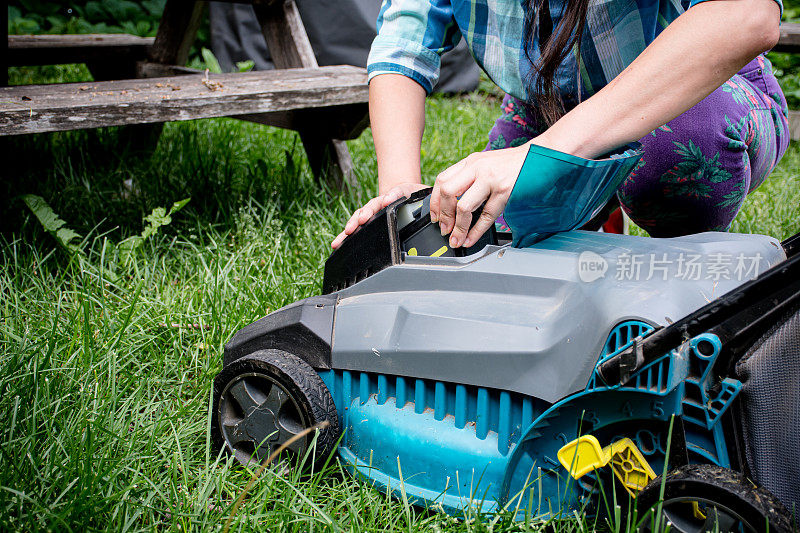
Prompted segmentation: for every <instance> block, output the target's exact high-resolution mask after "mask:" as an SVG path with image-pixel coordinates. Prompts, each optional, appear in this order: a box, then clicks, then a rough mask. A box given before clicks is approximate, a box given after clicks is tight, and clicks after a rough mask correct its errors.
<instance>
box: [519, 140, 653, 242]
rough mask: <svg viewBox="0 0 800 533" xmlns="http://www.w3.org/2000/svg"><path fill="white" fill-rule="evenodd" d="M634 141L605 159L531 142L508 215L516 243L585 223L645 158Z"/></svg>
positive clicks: (536, 240)
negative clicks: (586, 156) (585, 156)
mask: <svg viewBox="0 0 800 533" xmlns="http://www.w3.org/2000/svg"><path fill="white" fill-rule="evenodd" d="M642 153H643V152H642V145H641V144H639V143H631V144H629V145H626V146H624V147H621V148H619V149H617V150H615V151H613V152H611V153H609V154H606V155H605V156H604V157H602V158H600V159H583V158H581V157H577V156H574V155H570V154H567V153H564V152H559V151H557V150H552V149H550V148H545V147H543V146H537V145H535V144H533V145H531V146H530V148H529V150H528V156H527V157H526V158H525V162H524V163H523V165H522V169H520V172H519V176H518V177H517V182H516V184H515V185H514V189H513V190H512V191H511V197H510V198H509V200H508V204H507V205H506V209H505V212H504V213H503V217H504V218H505V220H506V223H507V224H508V227H509V228H511V232H512V235H513V239H514V240H513V244H514V246H516V247H524V246H530V245H532V244H534V243H536V242H538V241H540V240H542V239H544V238H546V237H548V236H550V235H552V234H554V233H558V232H560V231H569V230H572V229H575V228H579V227H581V226H583V225H584V224H586V223H587V222H588V221H589V220H590V219H591V218H592V217H593V216H594V215H595V214H597V213H598V212H599V210H600V209H602V208H603V206H604V205H605V204H606V202H608V200H609V199H611V196H612V195H613V194H614V193H616V191H617V189H618V188H619V186H620V185H622V182H623V181H624V180H625V178H627V177H628V175H629V174H630V173H631V171H633V169H634V167H635V166H636V163H638V162H639V160H640V159H641V158H642Z"/></svg>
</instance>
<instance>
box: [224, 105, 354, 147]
mask: <svg viewBox="0 0 800 533" xmlns="http://www.w3.org/2000/svg"><path fill="white" fill-rule="evenodd" d="M367 111H368V109H367V104H366V103H359V104H347V105H340V106H336V107H324V108H317V109H297V110H294V111H275V112H273V113H262V114H259V115H238V116H236V118H238V119H241V120H247V121H250V122H256V123H258V124H265V125H267V126H276V127H278V128H284V129H288V130H295V131H303V130H316V131H318V132H320V134H321V135H323V136H327V137H331V138H333V139H356V138H358V136H359V135H361V132H362V131H364V129H366V127H367V126H369V116H368V114H367Z"/></svg>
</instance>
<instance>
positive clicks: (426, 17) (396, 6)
mask: <svg viewBox="0 0 800 533" xmlns="http://www.w3.org/2000/svg"><path fill="white" fill-rule="evenodd" d="M460 40H461V31H460V30H459V28H458V25H457V24H456V21H455V19H454V18H453V8H452V6H451V5H450V0H384V1H383V4H382V5H381V10H380V13H379V14H378V35H377V37H375V40H374V41H373V42H372V47H371V48H370V51H369V57H368V59H367V73H368V76H369V79H370V80H371V79H372V78H374V77H375V76H377V75H379V74H387V73H394V74H403V75H404V76H408V77H409V78H411V79H412V80H414V81H416V82H417V83H419V84H420V85H421V86H422V87H423V88H424V89H425V92H427V93H430V92H431V90H432V89H433V87H434V86H435V85H436V82H437V81H438V80H439V67H440V66H441V59H440V57H439V56H440V55H441V54H443V53H444V52H447V51H448V50H452V49H453V48H454V47H455V45H456V44H458V41H460Z"/></svg>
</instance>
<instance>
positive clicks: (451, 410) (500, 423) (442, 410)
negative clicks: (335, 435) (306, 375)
mask: <svg viewBox="0 0 800 533" xmlns="http://www.w3.org/2000/svg"><path fill="white" fill-rule="evenodd" d="M323 379H324V380H325V382H326V384H327V385H328V388H329V389H330V390H331V393H332V394H333V399H334V403H335V404H336V406H337V409H338V411H339V413H341V415H342V418H343V420H342V427H344V428H347V427H348V423H349V421H348V415H349V413H348V411H349V406H350V405H352V404H353V402H356V401H358V402H359V403H361V404H362V405H363V404H364V403H366V402H368V401H374V402H375V403H377V404H378V405H385V404H387V403H389V404H394V406H395V408H397V409H407V410H410V411H413V412H414V413H416V414H423V413H428V414H429V415H431V416H433V418H434V419H435V420H437V421H441V420H444V419H445V418H446V417H452V418H453V423H454V424H455V427H456V428H458V429H464V428H468V427H469V428H473V430H474V431H475V436H476V437H477V438H478V439H481V440H483V439H486V438H487V436H488V435H489V433H490V432H494V433H496V434H497V439H498V451H500V453H502V454H504V455H505V454H507V453H508V452H509V451H510V450H511V448H512V447H513V446H514V444H516V442H517V441H518V440H519V438H520V436H521V435H522V432H523V431H524V430H525V429H526V428H527V427H528V426H529V425H530V424H531V423H533V421H534V420H535V419H536V418H537V417H538V416H539V415H540V414H542V413H543V412H544V411H545V409H546V408H547V407H548V405H547V403H546V402H544V401H542V400H539V399H537V398H533V397H531V396H525V395H523V394H518V393H513V392H508V391H501V390H497V389H490V388H486V387H476V386H472V385H461V384H455V383H447V382H443V381H435V380H430V379H415V378H408V377H403V376H393V375H386V374H375V373H368V372H357V371H349V370H331V371H329V372H325V373H324V374H323ZM346 438H347V433H346V432H345V439H346Z"/></svg>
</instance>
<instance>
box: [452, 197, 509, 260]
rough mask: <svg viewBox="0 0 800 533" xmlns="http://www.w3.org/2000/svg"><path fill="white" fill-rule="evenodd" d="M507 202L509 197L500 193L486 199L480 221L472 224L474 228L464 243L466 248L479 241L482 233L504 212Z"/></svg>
mask: <svg viewBox="0 0 800 533" xmlns="http://www.w3.org/2000/svg"><path fill="white" fill-rule="evenodd" d="M506 202H508V199H507V198H502V197H500V195H494V196H491V197H490V198H489V200H487V201H486V205H485V206H483V211H481V216H480V218H478V221H477V222H475V225H474V226H472V229H471V230H469V233H468V234H467V238H466V240H464V242H463V244H462V246H464V248H469V247H470V246H472V245H473V244H475V243H476V242H478V239H480V238H481V235H483V234H484V233H486V231H487V230H488V229H489V228H491V227H492V226H493V225H494V222H495V220H497V217H499V216H500V214H501V213H502V212H503V209H504V208H505V206H506Z"/></svg>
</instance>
